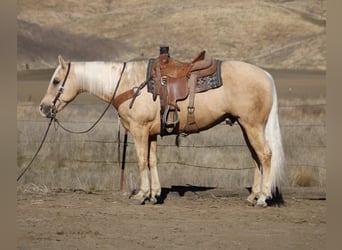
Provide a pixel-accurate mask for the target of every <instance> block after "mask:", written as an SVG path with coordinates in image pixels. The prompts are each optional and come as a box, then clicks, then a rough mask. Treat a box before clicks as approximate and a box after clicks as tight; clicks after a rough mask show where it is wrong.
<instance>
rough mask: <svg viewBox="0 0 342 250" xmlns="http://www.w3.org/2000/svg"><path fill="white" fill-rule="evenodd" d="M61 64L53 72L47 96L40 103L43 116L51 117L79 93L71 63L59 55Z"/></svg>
mask: <svg viewBox="0 0 342 250" xmlns="http://www.w3.org/2000/svg"><path fill="white" fill-rule="evenodd" d="M58 61H59V65H58V66H57V68H56V70H55V72H54V73H53V75H52V77H51V80H50V83H49V86H48V89H47V91H46V94H45V96H44V97H43V99H42V101H41V102H40V105H39V111H40V113H41V115H42V116H44V117H47V118H51V117H53V116H55V114H56V113H57V112H59V111H61V110H62V109H63V108H64V107H65V106H66V105H67V104H68V103H69V102H71V101H72V100H73V99H74V98H75V97H76V96H77V94H78V93H79V91H78V88H77V84H76V81H75V76H74V74H73V70H72V65H71V63H66V62H65V61H64V59H63V58H62V56H58Z"/></svg>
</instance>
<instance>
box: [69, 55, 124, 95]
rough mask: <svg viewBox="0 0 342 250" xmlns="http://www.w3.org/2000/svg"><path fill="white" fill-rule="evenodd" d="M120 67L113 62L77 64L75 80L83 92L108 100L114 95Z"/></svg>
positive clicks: (120, 65) (119, 64) (120, 64)
mask: <svg viewBox="0 0 342 250" xmlns="http://www.w3.org/2000/svg"><path fill="white" fill-rule="evenodd" d="M122 66H123V64H122V63H115V62H77V63H75V76H76V80H77V81H78V82H79V83H80V85H81V86H80V87H81V89H82V90H83V91H87V92H89V93H91V94H94V95H97V96H99V97H107V98H108V97H110V96H112V95H113V93H114V89H115V86H116V84H117V82H118V80H119V77H120V73H121V70H122Z"/></svg>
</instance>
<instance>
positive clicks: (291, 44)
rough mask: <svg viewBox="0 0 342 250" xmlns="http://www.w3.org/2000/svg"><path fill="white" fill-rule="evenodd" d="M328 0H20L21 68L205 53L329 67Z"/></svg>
mask: <svg viewBox="0 0 342 250" xmlns="http://www.w3.org/2000/svg"><path fill="white" fill-rule="evenodd" d="M325 5H326V1H322V0H320V1H319V0H295V1H276V0H273V1H266V0H264V1H255V0H254V1H253V0H252V1H251V0H239V1H235V0H233V1H219V0H213V1H210V2H206V1H203V2H202V1H201V2H199V1H196V0H189V1H176V0H171V1H167V2H160V1H157V0H153V1H147V0H125V1H112V0H99V1H93V2H87V5H85V4H84V2H81V1H77V0H65V1H57V0H46V1H39V0H18V17H17V18H18V63H17V65H18V68H23V67H24V65H26V64H27V65H29V66H30V67H31V68H43V67H53V66H54V65H55V63H56V58H57V55H58V54H62V55H64V56H65V57H66V58H67V59H70V60H116V61H124V60H134V59H141V58H144V59H145V58H150V57H156V56H157V55H158V53H159V46H160V45H162V44H168V45H169V46H170V48H171V55H172V56H173V57H176V58H179V59H181V60H189V59H190V58H192V57H194V56H195V55H196V54H197V53H198V52H199V51H200V50H202V49H206V50H207V51H208V52H209V54H210V55H212V56H213V57H215V58H219V59H237V60H243V61H247V62H251V63H254V64H257V65H259V66H263V67H269V68H280V69H308V70H325V69H326V56H325V53H326V37H325V32H326V28H325V21H326V10H325V9H326V8H325Z"/></svg>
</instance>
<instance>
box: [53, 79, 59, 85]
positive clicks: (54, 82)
mask: <svg viewBox="0 0 342 250" xmlns="http://www.w3.org/2000/svg"><path fill="white" fill-rule="evenodd" d="M52 83H53V84H54V85H57V84H58V83H60V80H58V79H53V81H52Z"/></svg>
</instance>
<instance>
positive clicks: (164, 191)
mask: <svg viewBox="0 0 342 250" xmlns="http://www.w3.org/2000/svg"><path fill="white" fill-rule="evenodd" d="M211 189H215V187H201V186H193V185H186V186H177V185H172V186H171V187H170V188H165V187H164V188H162V190H161V194H160V196H158V198H157V204H163V203H164V201H165V200H166V199H167V196H168V195H169V194H170V193H178V195H179V196H181V197H183V196H184V195H185V193H187V192H192V193H197V192H205V191H208V190H211Z"/></svg>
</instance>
